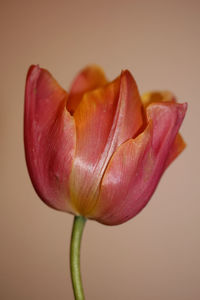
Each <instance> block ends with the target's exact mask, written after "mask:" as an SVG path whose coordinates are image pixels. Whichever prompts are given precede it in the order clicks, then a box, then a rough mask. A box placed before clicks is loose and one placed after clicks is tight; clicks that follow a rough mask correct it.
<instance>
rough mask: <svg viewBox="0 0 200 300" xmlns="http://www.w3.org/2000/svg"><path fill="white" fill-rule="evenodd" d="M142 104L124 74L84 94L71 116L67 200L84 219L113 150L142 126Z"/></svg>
mask: <svg viewBox="0 0 200 300" xmlns="http://www.w3.org/2000/svg"><path fill="white" fill-rule="evenodd" d="M141 110H142V104H141V101H140V97H139V94H138V90H137V86H136V83H135V81H134V79H133V77H132V76H131V74H130V73H129V72H128V71H124V72H122V74H121V76H120V77H119V78H117V79H116V80H115V81H113V82H112V83H110V84H108V85H106V86H105V87H104V88H101V89H98V90H95V91H93V92H90V93H87V94H86V95H85V96H84V97H83V100H82V101H81V103H80V105H79V106H78V108H77V110H76V111H75V113H74V119H75V123H76V131H77V145H76V156H75V160H74V165H73V171H72V176H71V197H72V199H73V203H75V207H76V208H77V211H78V212H79V213H80V214H83V215H87V214H88V212H89V211H90V210H91V209H92V208H93V207H94V205H95V203H96V199H97V197H98V192H99V191H98V190H99V183H100V180H101V178H102V176H103V173H104V170H105V168H106V165H107V163H108V161H109V159H110V157H111V156H112V154H113V152H114V151H115V149H116V148H117V147H118V146H119V145H120V144H121V143H123V142H124V141H126V140H128V139H129V138H131V137H133V136H134V135H135V134H136V133H137V132H138V130H139V129H140V127H141V126H142V123H143V119H142V112H141Z"/></svg>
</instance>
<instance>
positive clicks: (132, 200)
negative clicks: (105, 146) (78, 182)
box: [90, 103, 187, 225]
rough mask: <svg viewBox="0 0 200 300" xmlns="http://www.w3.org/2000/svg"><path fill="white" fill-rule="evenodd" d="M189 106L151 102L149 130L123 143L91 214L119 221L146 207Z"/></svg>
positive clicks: (104, 221) (148, 110) (129, 217)
mask: <svg viewBox="0 0 200 300" xmlns="http://www.w3.org/2000/svg"><path fill="white" fill-rule="evenodd" d="M186 109H187V105H186V104H175V103H171V104H169V103H166V104H164V103H163V104H152V105H150V106H148V108H147V119H148V126H147V128H146V129H145V131H144V132H143V133H142V134H140V135H139V136H138V137H137V138H135V139H131V140H129V141H127V142H126V143H124V144H123V145H121V146H120V147H119V148H118V149H117V151H116V152H115V154H114V155H113V157H112V159H111V161H110V162H109V165H108V167H107V169H106V171H105V174H104V177H103V180H102V184H101V192H100V196H99V200H98V203H97V205H96V207H95V209H94V210H93V211H92V212H91V213H90V217H91V218H93V219H96V220H97V221H99V222H101V223H104V224H108V225H116V224H120V223H123V222H125V221H127V220H129V219H131V218H132V217H134V216H135V215H136V214H138V213H139V212H140V211H141V210H142V208H143V207H144V206H145V205H146V204H147V203H148V201H149V199H150V197H151V196H152V194H153V192H154V190H155V188H156V186H157V184H158V182H159V180H160V177H161V175H162V173H163V171H164V170H165V166H166V161H167V159H168V155H169V152H170V149H171V146H172V145H173V143H174V140H175V138H176V135H177V132H178V130H179V127H180V125H181V123H182V121H183V118H184V115H185V112H186Z"/></svg>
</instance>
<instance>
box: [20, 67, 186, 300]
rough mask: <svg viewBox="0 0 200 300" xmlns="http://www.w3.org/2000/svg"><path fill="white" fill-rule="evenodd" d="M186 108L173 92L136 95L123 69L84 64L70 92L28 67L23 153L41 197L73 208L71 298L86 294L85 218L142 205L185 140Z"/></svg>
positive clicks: (128, 213)
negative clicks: (110, 73) (109, 72)
mask: <svg viewBox="0 0 200 300" xmlns="http://www.w3.org/2000/svg"><path fill="white" fill-rule="evenodd" d="M186 109H187V104H178V103H177V102H176V100H175V97H174V96H173V94H171V93H170V92H160V91H157V92H150V93H147V94H145V95H143V97H142V98H141V97H140V95H139V92H138V88H137V85H136V82H135V80H134V78H133V77H132V75H131V73H130V72H129V71H127V70H126V71H122V72H121V75H120V76H119V77H117V78H116V79H115V80H114V81H112V82H108V81H107V79H106V77H105V75H104V73H103V72H102V70H101V69H100V68H98V67H97V66H90V67H87V68H85V69H84V70H83V71H82V72H80V73H79V75H78V76H77V77H76V78H75V80H74V82H73V84H72V86H71V89H70V91H69V93H67V92H66V91H65V90H64V89H63V88H62V87H61V86H60V85H59V84H58V83H57V82H56V81H55V79H54V78H53V77H52V76H51V74H50V73H49V72H48V71H46V70H45V69H41V68H40V67H39V66H31V67H30V69H29V72H28V75H27V81H26V91H25V113H24V143H25V154H26V161H27V166H28V170H29V174H30V177H31V180H32V183H33V186H34V188H35V190H36V192H37V194H38V195H39V197H40V198H41V199H42V200H43V201H44V202H45V203H46V204H48V205H49V206H51V207H53V208H55V209H57V210H61V211H66V212H69V213H72V214H74V215H75V217H74V224H73V229H72V238H71V247H70V267H71V278H72V284H73V290H74V296H75V299H76V300H84V292H83V288H82V283H81V275H80V243H81V237H82V233H83V228H84V225H85V221H86V219H93V220H96V221H98V222H100V223H103V224H107V225H117V224H121V223H123V222H126V221H127V220H129V219H131V218H133V217H134V216H135V215H137V214H138V213H139V212H140V211H141V210H142V209H143V207H144V206H145V205H146V204H147V203H148V201H149V199H150V198H151V196H152V194H153V192H154V190H155V188H156V186H157V184H158V182H159V180H160V178H161V176H162V174H163V172H164V171H165V169H166V168H167V167H168V165H169V164H170V163H171V162H172V161H173V160H174V159H175V158H176V157H177V156H178V155H179V154H180V153H181V151H182V150H183V149H184V147H185V143H184V141H183V139H182V137H181V136H180V134H179V133H178V131H179V128H180V126H181V123H182V121H183V119H184V116H185V113H186Z"/></svg>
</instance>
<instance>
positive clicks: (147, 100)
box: [142, 91, 186, 167]
mask: <svg viewBox="0 0 200 300" xmlns="http://www.w3.org/2000/svg"><path fill="white" fill-rule="evenodd" d="M142 102H143V105H144V106H145V107H147V106H148V105H150V104H152V103H159V102H172V103H175V102H176V97H175V96H174V94H172V93H171V92H169V91H152V92H148V93H145V94H143V95H142ZM185 146H186V144H185V142H184V140H183V138H182V136H181V135H180V134H179V133H178V134H177V136H176V138H175V141H174V143H173V145H172V146H171V149H170V152H169V156H168V159H167V161H166V167H167V166H168V165H169V164H170V163H171V162H172V161H173V160H174V159H175V158H176V157H177V156H178V155H179V154H180V153H181V152H182V151H183V150H184V149H185Z"/></svg>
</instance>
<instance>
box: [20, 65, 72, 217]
mask: <svg viewBox="0 0 200 300" xmlns="http://www.w3.org/2000/svg"><path fill="white" fill-rule="evenodd" d="M66 100H67V93H66V92H65V91H64V90H63V89H62V88H61V87H60V86H59V85H58V83H57V82H56V81H55V80H54V79H53V78H52V76H51V75H50V73H49V72H48V71H46V70H44V69H40V68H39V66H31V67H30V69H29V72H28V75H27V81H26V91H25V112H24V142H25V153H26V161H27V166H28V170H29V173H30V177H31V180H32V183H33V185H34V187H35V190H36V192H37V193H38V195H39V196H40V197H41V198H42V200H43V201H44V202H46V203H47V204H48V205H50V206H52V207H54V208H56V209H60V210H65V211H69V212H70V211H71V208H70V205H69V190H68V181H69V174H70V171H71V168H72V159H73V156H74V151H75V124H74V120H73V117H72V116H71V115H70V114H69V112H68V111H67V110H66Z"/></svg>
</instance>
